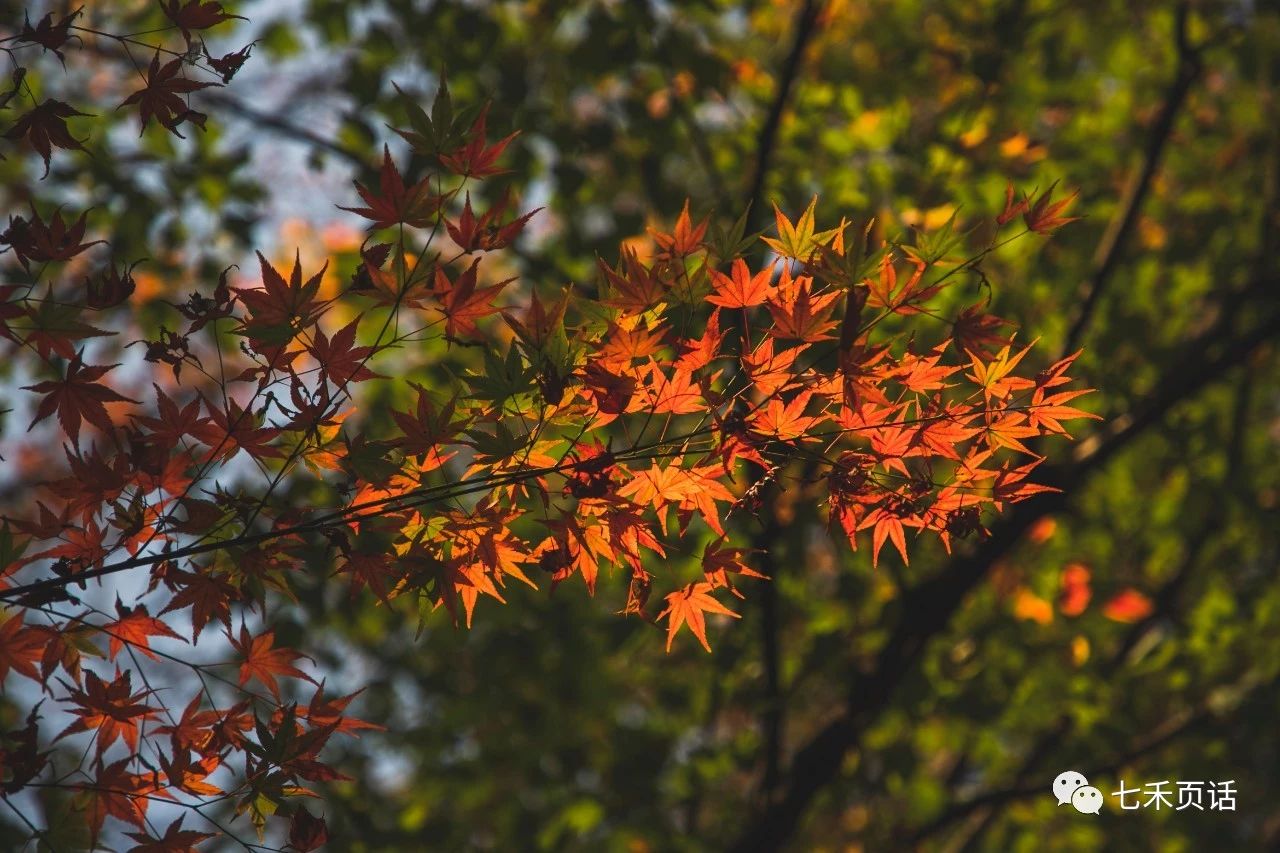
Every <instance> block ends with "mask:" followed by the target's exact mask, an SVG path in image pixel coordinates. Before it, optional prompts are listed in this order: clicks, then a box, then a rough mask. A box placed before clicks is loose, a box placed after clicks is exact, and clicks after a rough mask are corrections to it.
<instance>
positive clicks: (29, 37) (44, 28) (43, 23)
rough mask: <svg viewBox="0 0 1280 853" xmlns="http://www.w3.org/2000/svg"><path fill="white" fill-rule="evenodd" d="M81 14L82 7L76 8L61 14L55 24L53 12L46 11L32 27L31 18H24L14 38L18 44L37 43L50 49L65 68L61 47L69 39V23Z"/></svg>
mask: <svg viewBox="0 0 1280 853" xmlns="http://www.w3.org/2000/svg"><path fill="white" fill-rule="evenodd" d="M82 14H84V10H83V8H81V9H76V10H75V11H74V12H71V13H70V14H67V15H63V16H62V20H60V21H58V23H56V24H55V23H54V22H53V12H48V13H46V14H45V16H44V17H43V18H41V19H40V21H39V22H38V23H37V24H36V25H35V26H34V27H32V26H31V19H30V18H26V20H25V21H24V23H23V25H22V31H21V32H20V33H18V35H17V37H16V40H17V42H18V43H19V44H21V43H23V42H26V43H27V44H38V45H40V46H41V47H42V48H44V49H45V50H48V51H52V52H53V54H54V55H55V56H57V57H58V61H59V62H61V63H62V64H63V67H64V68H65V67H66V60H67V58H66V57H65V56H63V55H62V47H63V46H65V45H66V43H67V42H68V41H70V40H71V38H72V36H71V25H72V24H73V23H75V20H76V18H78V17H80V16H81V15H82Z"/></svg>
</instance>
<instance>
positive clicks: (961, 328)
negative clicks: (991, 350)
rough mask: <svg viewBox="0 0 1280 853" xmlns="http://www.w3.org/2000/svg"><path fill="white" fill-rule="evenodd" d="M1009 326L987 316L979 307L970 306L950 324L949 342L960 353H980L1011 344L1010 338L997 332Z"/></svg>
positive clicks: (989, 315)
mask: <svg viewBox="0 0 1280 853" xmlns="http://www.w3.org/2000/svg"><path fill="white" fill-rule="evenodd" d="M1007 325H1009V324H1008V323H1007V322H1006V321H1005V320H1001V319H1000V318H999V317H997V316H995V315H994V314H988V313H986V312H984V311H983V310H982V307H981V306H979V305H971V306H969V307H968V308H966V309H964V310H963V311H961V312H960V316H958V317H956V319H955V322H954V323H953V324H952V329H951V340H953V341H955V344H956V346H957V347H958V348H959V349H960V351H961V352H976V353H980V352H982V351H983V350H984V349H986V348H988V347H1003V346H1007V345H1008V344H1009V343H1011V341H1012V338H1009V337H1006V336H1004V335H1001V334H999V333H998V332H997V330H998V329H999V328H1000V327H1001V326H1007Z"/></svg>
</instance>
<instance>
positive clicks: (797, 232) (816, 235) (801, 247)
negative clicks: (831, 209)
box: [761, 195, 843, 263]
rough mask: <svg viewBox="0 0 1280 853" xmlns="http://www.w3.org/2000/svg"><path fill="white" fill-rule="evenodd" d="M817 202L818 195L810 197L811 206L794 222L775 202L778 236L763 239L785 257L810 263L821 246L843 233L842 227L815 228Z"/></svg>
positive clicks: (774, 209)
mask: <svg viewBox="0 0 1280 853" xmlns="http://www.w3.org/2000/svg"><path fill="white" fill-rule="evenodd" d="M817 204H818V197H817V196H816V195H815V196H814V197H813V198H812V199H810V201H809V206H808V207H807V208H805V211H804V213H802V214H800V218H799V219H797V220H796V221H795V223H794V224H792V222H791V220H789V219H787V217H786V216H785V215H784V214H783V212H782V211H781V210H780V209H779V208H778V205H777V203H775V204H774V205H773V216H774V221H775V223H776V225H777V228H778V236H777V237H776V238H774V237H762V238H761V239H762V240H764V242H765V243H767V244H768V245H769V248H771V249H773V250H774V251H775V252H777V253H778V254H779V255H782V256H783V257H784V258H791V259H793V260H797V261H800V262H801V263H808V262H809V260H810V259H811V258H812V257H813V256H814V254H816V253H817V251H818V250H819V248H820V247H822V246H825V245H827V244H828V243H831V242H832V241H833V240H835V239H837V238H840V237H841V236H842V235H843V229H842V228H831V229H829V230H827V231H815V230H814V219H813V211H814V208H815V207H817Z"/></svg>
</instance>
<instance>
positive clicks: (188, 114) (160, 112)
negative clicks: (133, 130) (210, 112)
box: [120, 51, 218, 136]
mask: <svg viewBox="0 0 1280 853" xmlns="http://www.w3.org/2000/svg"><path fill="white" fill-rule="evenodd" d="M185 60H186V57H185V56H179V57H176V58H175V59H172V60H170V61H169V62H166V63H165V64H164V65H163V66H161V65H160V51H156V55H155V56H153V57H152V58H151V67H150V68H148V69H147V76H146V81H147V85H145V86H143V87H142V88H141V89H139V90H138V91H136V92H134V93H133V94H132V95H130V96H129V97H127V98H125V100H124V103H122V104H121V105H120V106H122V107H127V106H131V105H133V104H137V105H138V118H139V120H140V123H141V130H140V131H139V133H138V135H139V136H141V135H142V132H143V131H145V130H146V129H147V124H148V123H149V122H150V121H151V119H153V118H154V119H156V120H157V121H159V122H160V123H161V124H162V125H164V126H165V127H167V128H168V129H169V130H170V132H172V133H173V134H174V135H175V136H182V134H181V133H178V125H180V124H182V123H183V122H184V121H190V122H192V123H193V124H196V125H198V126H200V127H204V120H205V116H204V113H198V112H196V111H195V110H193V109H191V108H190V107H189V106H187V103H186V102H185V101H184V100H182V96H183V95H189V94H191V93H192V92H198V91H199V90H201V89H207V88H209V87H210V86H216V85H218V84H217V83H201V82H198V81H196V80H189V79H187V78H186V77H182V76H179V72H181V71H182V69H183V67H184V66H185Z"/></svg>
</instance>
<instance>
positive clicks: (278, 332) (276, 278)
mask: <svg viewBox="0 0 1280 853" xmlns="http://www.w3.org/2000/svg"><path fill="white" fill-rule="evenodd" d="M258 264H259V266H260V267H261V269H262V287H260V288H243V287H236V288H232V289H233V290H234V291H235V292H236V295H238V296H239V297H240V301H241V302H243V303H244V305H245V307H246V308H248V309H249V317H248V318H246V319H245V320H243V321H242V322H241V325H240V328H239V329H237V333H239V334H243V335H245V336H247V337H248V338H249V339H250V341H252V342H253V343H254V346H255V348H256V347H258V345H259V344H275V345H279V344H284V343H286V342H288V341H290V340H292V339H293V338H294V336H295V335H297V334H298V333H299V332H300V331H302V330H303V329H305V328H308V327H309V326H311V325H312V324H314V323H315V321H316V320H317V319H318V318H319V316H320V314H321V313H322V311H323V303H321V302H320V301H319V300H318V299H317V295H318V294H319V292H320V282H321V279H323V278H324V273H325V270H326V269H328V268H329V264H328V262H327V261H326V262H325V264H324V266H322V267H321V268H320V271H319V272H317V273H316V274H315V275H313V276H311V277H310V278H309V279H307V280H306V282H305V283H304V282H303V280H302V256H301V253H300V252H298V251H295V252H294V260H293V270H292V271H291V272H290V273H289V281H288V282H286V281H285V280H284V276H282V275H280V273H279V272H278V271H277V270H276V268H275V267H273V266H271V264H269V263H268V262H267V259H266V258H264V257H263V256H262V253H261V252H258Z"/></svg>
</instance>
